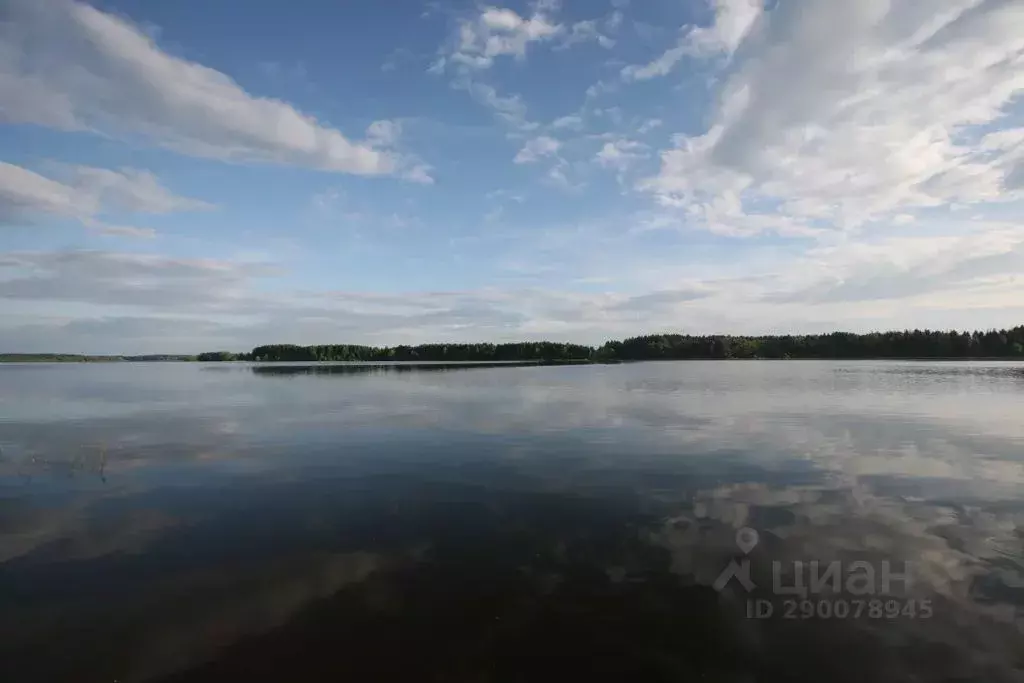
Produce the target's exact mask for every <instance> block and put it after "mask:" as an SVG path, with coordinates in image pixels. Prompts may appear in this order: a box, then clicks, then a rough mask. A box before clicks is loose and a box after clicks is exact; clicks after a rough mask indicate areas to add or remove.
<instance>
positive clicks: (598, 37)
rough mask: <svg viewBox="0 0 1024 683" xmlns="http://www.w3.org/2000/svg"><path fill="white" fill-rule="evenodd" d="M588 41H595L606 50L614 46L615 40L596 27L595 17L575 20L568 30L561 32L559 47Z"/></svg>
mask: <svg viewBox="0 0 1024 683" xmlns="http://www.w3.org/2000/svg"><path fill="white" fill-rule="evenodd" d="M606 25H607V24H606ZM613 30H614V29H613ZM590 41H594V42H596V43H597V44H598V45H600V46H601V47H603V48H604V49H606V50H610V49H611V48H613V47H615V40H614V39H612V38H611V37H609V36H607V35H605V34H604V33H602V32H601V30H600V28H599V27H598V20H597V19H587V20H585V21H577V22H576V23H575V24H573V25H572V26H570V27H569V30H568V31H566V32H564V34H563V38H562V41H561V43H560V47H561V48H563V49H564V48H567V47H571V46H573V45H576V44H578V43H587V42H590Z"/></svg>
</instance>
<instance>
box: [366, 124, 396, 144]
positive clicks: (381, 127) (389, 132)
mask: <svg viewBox="0 0 1024 683" xmlns="http://www.w3.org/2000/svg"><path fill="white" fill-rule="evenodd" d="M401 135H402V124H400V123H398V122H397V121H374V122H373V123H371V124H370V125H369V127H367V129H366V139H367V140H369V141H371V142H372V143H373V144H375V145H379V146H381V147H391V146H393V145H395V144H398V138H399V137H400V136H401Z"/></svg>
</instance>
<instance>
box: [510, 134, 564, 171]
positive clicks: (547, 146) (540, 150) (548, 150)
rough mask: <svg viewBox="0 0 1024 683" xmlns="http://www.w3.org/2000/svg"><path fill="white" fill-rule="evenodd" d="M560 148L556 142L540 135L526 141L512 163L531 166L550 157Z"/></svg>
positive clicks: (560, 144) (559, 144)
mask: <svg viewBox="0 0 1024 683" xmlns="http://www.w3.org/2000/svg"><path fill="white" fill-rule="evenodd" d="M561 146H562V143H560V142H559V141H558V140H555V139H554V138H549V137H548V136H546V135H541V136H538V137H535V138H533V139H532V140H528V141H527V142H526V144H525V145H523V148H522V149H520V150H519V152H518V153H517V154H516V156H515V159H513V161H514V162H515V163H517V164H532V163H533V162H535V161H539V160H540V159H543V158H544V157H549V156H552V155H553V154H555V153H557V152H558V149H559V148H560V147H561Z"/></svg>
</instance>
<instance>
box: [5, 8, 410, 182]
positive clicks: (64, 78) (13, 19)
mask: <svg viewBox="0 0 1024 683" xmlns="http://www.w3.org/2000/svg"><path fill="white" fill-rule="evenodd" d="M7 4H8V5H9V7H8V8H7V11H6V17H5V21H4V22H3V23H2V24H0V56H2V59H0V64H2V66H0V101H2V102H3V103H4V105H3V109H2V110H0V117H2V120H4V121H7V122H13V123H31V124H36V125H41V126H48V127H52V128H58V129H62V130H72V131H76V130H91V131H97V132H100V133H103V134H107V135H113V136H117V137H133V138H142V139H145V140H149V141H151V142H153V143H155V144H157V145H160V146H162V147H167V148H169V149H173V150H175V151H178V152H181V153H184V154H191V155H196V156H201V157H208V158H213V159H220V160H224V161H235V162H263V163H274V164H287V165H294V166H304V167H309V168H315V169H320V170H324V171H335V172H343V173H354V174H359V175H381V174H399V173H401V170H402V168H403V164H404V161H403V159H402V158H401V157H399V156H398V155H396V154H394V153H393V152H388V151H384V150H381V149H377V148H376V147H375V146H374V141H373V140H370V141H367V142H353V141H350V140H349V139H347V138H346V137H345V136H344V135H343V134H342V133H341V132H340V131H338V130H336V129H334V128H331V127H329V126H327V125H324V124H322V123H320V122H319V121H317V120H316V119H315V118H313V117H312V116H310V115H308V114H304V113H302V112H300V111H298V110H297V109H295V108H294V107H293V106H291V105H290V104H288V103H286V102H283V101H281V100H277V99H271V98H266V97H257V96H255V95H252V94H250V93H248V92H246V91H245V90H243V89H242V88H241V87H240V86H239V85H238V84H237V83H235V82H234V81H232V80H231V79H230V78H229V77H228V76H226V75H225V74H223V73H220V72H218V71H216V70H214V69H210V68H208V67H205V66H202V65H201V64H197V63H195V62H190V61H187V60H185V59H183V58H180V57H176V56H174V55H171V54H168V53H167V52H165V51H163V50H161V49H160V47H159V46H158V45H157V44H156V43H155V41H154V40H153V39H152V38H150V37H149V36H148V35H147V34H146V33H144V32H143V31H142V30H141V29H140V28H138V27H137V26H135V25H133V24H132V23H130V22H129V21H128V20H126V19H123V18H120V17H117V16H114V15H112V14H108V13H105V12H102V11H100V10H98V9H96V8H94V7H91V6H89V5H86V4H83V3H79V2H74V1H73V0H53V1H52V2H42V3H40V2H33V1H32V0H11V2H9V3H7Z"/></svg>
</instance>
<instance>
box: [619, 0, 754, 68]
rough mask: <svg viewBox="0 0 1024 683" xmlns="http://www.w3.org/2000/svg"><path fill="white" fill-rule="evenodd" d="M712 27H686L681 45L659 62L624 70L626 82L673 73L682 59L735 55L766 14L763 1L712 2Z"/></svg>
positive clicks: (664, 55) (729, 0)
mask: <svg viewBox="0 0 1024 683" xmlns="http://www.w3.org/2000/svg"><path fill="white" fill-rule="evenodd" d="M711 5H712V8H713V9H714V14H715V16H714V20H713V22H712V23H711V25H710V26H684V27H683V28H682V36H681V37H680V39H679V42H678V43H677V44H676V45H675V46H673V47H671V48H669V49H668V50H666V51H665V52H664V53H662V54H661V55H660V56H659V57H658V58H657V59H655V60H653V61H651V62H649V63H647V64H644V65H630V66H626V67H624V68H623V69H622V72H621V75H622V78H623V80H627V81H645V80H649V79H651V78H656V77H659V76H665V75H667V74H668V73H670V72H671V71H672V70H673V69H674V68H675V66H676V64H678V63H679V61H680V60H682V59H683V57H688V56H689V57H696V58H706V57H713V56H716V55H726V56H729V55H732V53H733V52H735V51H736V49H737V48H738V47H739V46H740V43H742V42H743V40H744V39H745V38H746V37H747V35H749V34H750V32H751V31H752V29H753V28H754V26H755V25H756V23H757V21H758V19H759V18H760V17H761V15H762V14H763V12H764V6H763V3H762V0H711Z"/></svg>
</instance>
